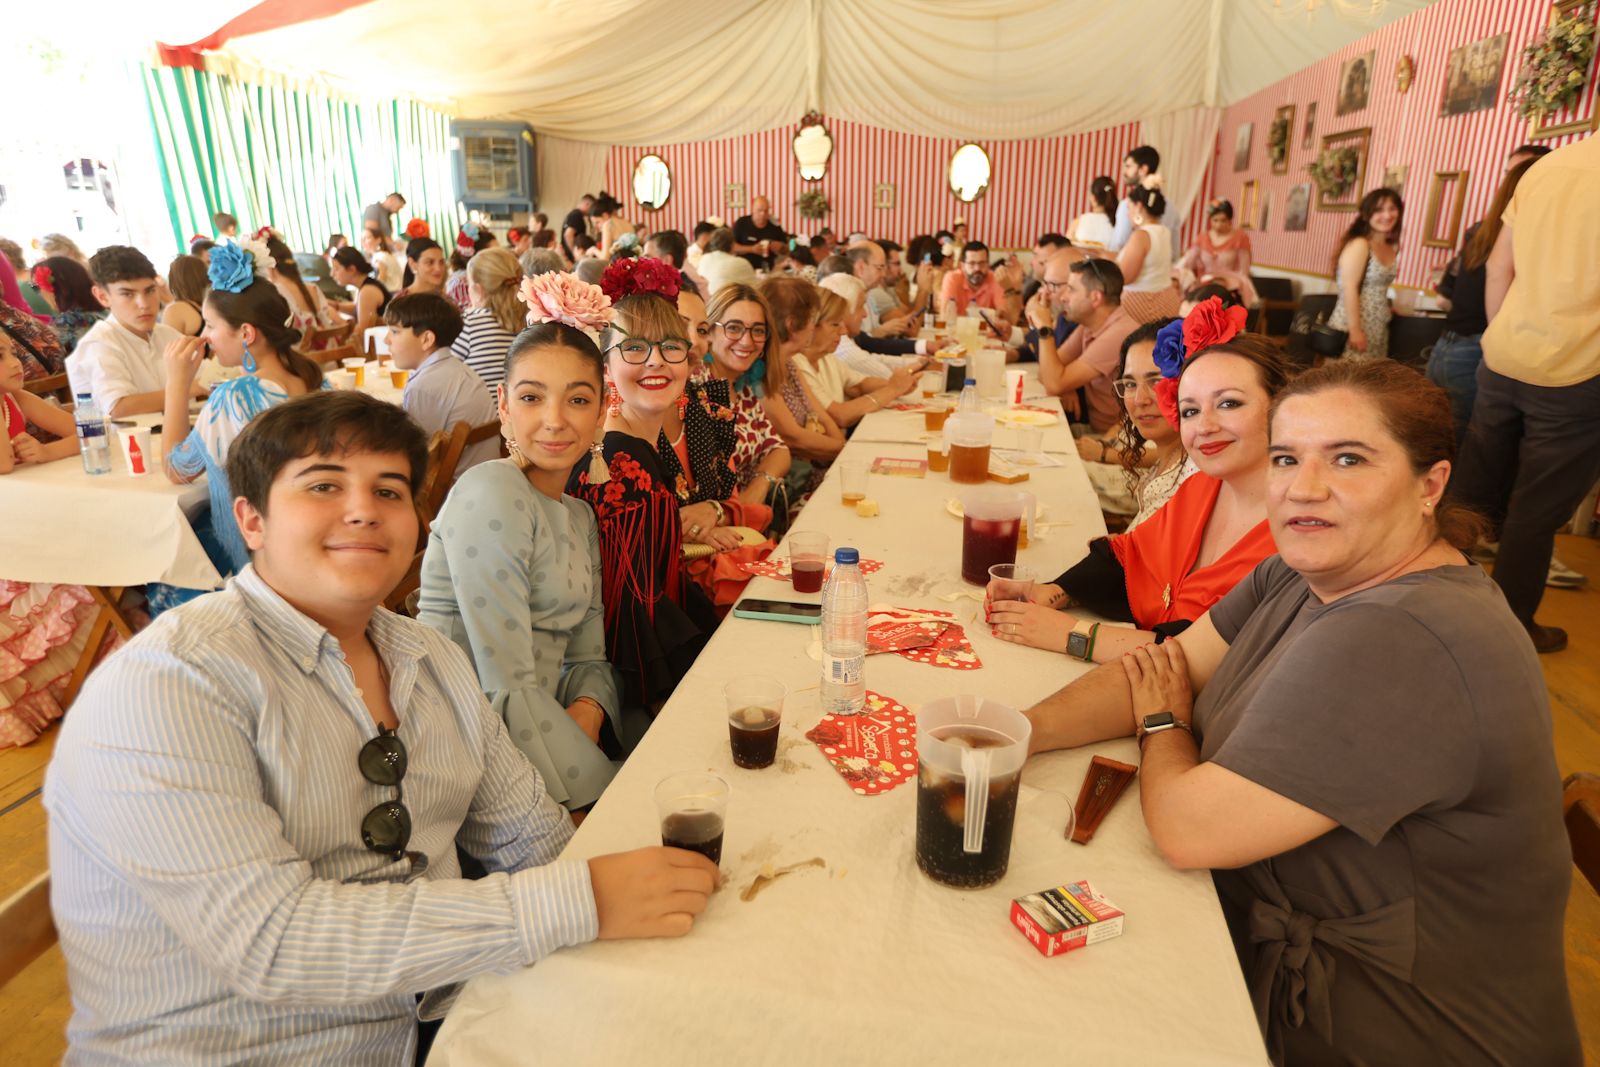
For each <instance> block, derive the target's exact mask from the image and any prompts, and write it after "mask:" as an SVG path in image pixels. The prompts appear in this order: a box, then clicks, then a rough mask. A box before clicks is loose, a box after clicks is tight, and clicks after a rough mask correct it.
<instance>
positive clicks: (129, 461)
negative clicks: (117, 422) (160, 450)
mask: <svg viewBox="0 0 1600 1067" xmlns="http://www.w3.org/2000/svg"><path fill="white" fill-rule="evenodd" d="M117 444H118V445H120V446H121V447H122V469H123V473H125V474H127V476H128V477H130V478H143V477H144V476H145V475H146V474H149V473H150V471H151V469H152V468H153V467H154V466H155V465H156V463H157V460H156V454H155V449H154V446H153V445H152V444H151V441H150V429H149V427H146V426H119V427H117Z"/></svg>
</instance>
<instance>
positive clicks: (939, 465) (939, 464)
mask: <svg viewBox="0 0 1600 1067" xmlns="http://www.w3.org/2000/svg"><path fill="white" fill-rule="evenodd" d="M949 469H950V447H949V446H948V445H946V444H945V442H944V438H943V437H935V438H934V439H933V440H931V441H929V442H928V470H930V471H932V472H933V473H935V474H938V473H940V472H941V471H947V470H949Z"/></svg>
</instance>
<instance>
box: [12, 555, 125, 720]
mask: <svg viewBox="0 0 1600 1067" xmlns="http://www.w3.org/2000/svg"><path fill="white" fill-rule="evenodd" d="M94 617H95V602H94V598H93V597H91V596H90V595H89V591H88V590H87V589H85V588H84V587H83V586H81V585H51V584H49V583H45V582H13V581H7V580H5V579H0V748H10V747H12V746H13V745H26V744H27V743H29V742H30V741H32V740H34V738H36V737H38V736H39V735H40V734H41V733H43V732H44V731H45V729H46V728H47V727H49V725H50V724H51V723H52V722H54V721H55V720H56V719H59V718H61V714H62V712H63V710H65V709H63V708H62V706H61V700H62V698H63V697H64V696H65V694H66V688H67V682H68V681H69V680H70V679H71V678H72V669H73V667H75V666H77V663H78V657H79V656H80V655H82V654H83V646H84V645H85V644H86V643H87V641H88V639H89V628H90V625H91V623H92V622H93V621H94ZM119 642H120V639H119V638H117V637H116V636H115V633H114V632H113V637H112V640H111V641H110V642H108V646H109V647H113V648H114V647H115V646H116V645H117V644H118V643H119Z"/></svg>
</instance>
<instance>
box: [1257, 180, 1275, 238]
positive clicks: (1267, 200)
mask: <svg viewBox="0 0 1600 1067" xmlns="http://www.w3.org/2000/svg"><path fill="white" fill-rule="evenodd" d="M1271 215H1272V191H1271V190H1268V191H1267V192H1264V193H1262V194H1261V213H1260V217H1259V218H1258V219H1257V220H1256V229H1257V230H1260V231H1261V232H1262V233H1266V232H1267V219H1268V218H1269V217H1270V216H1271Z"/></svg>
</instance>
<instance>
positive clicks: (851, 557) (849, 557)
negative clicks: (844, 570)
mask: <svg viewBox="0 0 1600 1067" xmlns="http://www.w3.org/2000/svg"><path fill="white" fill-rule="evenodd" d="M833 561H834V562H835V563H860V562H861V553H860V552H857V551H856V550H855V549H853V548H836V549H834V550H833Z"/></svg>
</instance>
